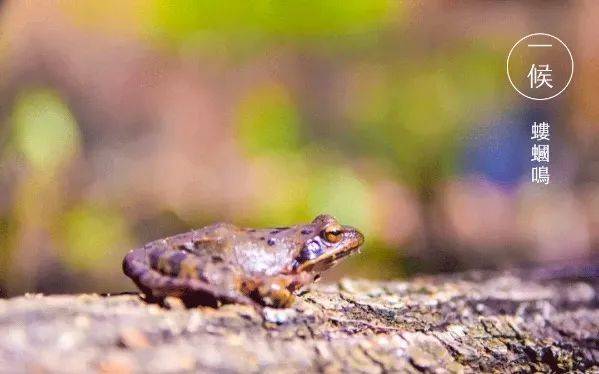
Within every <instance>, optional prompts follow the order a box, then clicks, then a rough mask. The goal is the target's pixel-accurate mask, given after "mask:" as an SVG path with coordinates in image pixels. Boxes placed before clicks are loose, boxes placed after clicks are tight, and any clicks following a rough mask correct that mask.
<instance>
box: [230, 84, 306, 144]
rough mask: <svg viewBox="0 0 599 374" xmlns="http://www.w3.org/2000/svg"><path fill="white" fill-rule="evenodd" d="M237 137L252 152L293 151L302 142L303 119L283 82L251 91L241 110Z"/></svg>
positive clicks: (238, 113) (238, 112) (242, 103)
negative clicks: (301, 124) (301, 119)
mask: <svg viewBox="0 0 599 374" xmlns="http://www.w3.org/2000/svg"><path fill="white" fill-rule="evenodd" d="M237 117H238V120H237V122H238V123H237V128H238V133H237V139H239V140H240V141H241V142H242V145H243V147H244V149H245V150H246V151H247V152H248V153H249V154H250V155H260V154H273V153H274V154H276V153H281V152H283V153H293V152H296V151H297V149H298V146H299V143H300V118H299V113H298V109H297V107H296V106H295V103H294V102H293V101H292V100H291V98H290V97H289V93H288V92H286V91H285V89H284V88H283V87H281V86H279V85H269V86H266V87H261V88H259V89H256V90H252V91H251V92H250V95H249V97H247V98H245V100H243V101H242V102H241V105H240V107H239V109H238V110H237Z"/></svg>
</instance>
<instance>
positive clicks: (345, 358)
mask: <svg viewBox="0 0 599 374" xmlns="http://www.w3.org/2000/svg"><path fill="white" fill-rule="evenodd" d="M598 290H599V288H598V282H597V279H594V278H590V279H587V280H576V281H565V280H563V281H558V280H554V281H543V282H535V281H532V280H526V279H523V278H522V277H521V276H516V275H514V274H509V273H481V272H470V273H464V274H454V275H442V276H435V277H419V278H415V279H411V280H408V281H394V282H373V281H363V280H351V279H345V280H342V281H341V282H339V283H338V284H334V285H316V286H313V287H312V289H311V290H310V291H309V292H306V293H304V294H303V295H301V296H300V297H298V300H297V302H296V304H295V305H294V307H293V308H292V309H285V310H276V309H268V308H267V309H264V310H259V309H255V308H252V307H249V306H242V305H226V306H223V307H221V308H219V309H211V308H193V309H186V308H184V307H182V306H181V305H180V304H179V303H177V302H176V300H167V304H168V306H167V307H164V306H162V307H161V306H158V305H150V304H146V303H145V302H144V301H143V300H141V299H140V298H139V297H138V296H137V295H119V296H99V295H72V296H41V295H28V296H23V297H18V298H13V299H9V300H4V301H2V302H0V369H1V370H0V371H6V370H10V371H13V372H14V371H25V370H27V371H36V370H37V371H40V372H45V371H51V372H55V371H56V372H65V371H68V372H89V371H101V372H125V373H126V372H139V371H151V372H190V371H191V372H193V371H202V372H206V371H213V372H283V371H284V372H313V371H325V372H337V371H357V372H374V373H376V372H386V371H391V372H481V371H482V372H535V371H541V372H549V371H552V372H567V371H581V372H585V371H588V372H597V371H599V366H598V362H599V311H598V309H597V305H598V298H597V292H598Z"/></svg>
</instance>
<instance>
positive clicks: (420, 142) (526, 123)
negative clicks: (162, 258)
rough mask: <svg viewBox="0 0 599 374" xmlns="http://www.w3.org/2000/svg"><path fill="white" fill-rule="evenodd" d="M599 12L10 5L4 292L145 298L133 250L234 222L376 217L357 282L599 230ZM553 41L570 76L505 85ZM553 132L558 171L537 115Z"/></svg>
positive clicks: (535, 256) (528, 253) (486, 263)
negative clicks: (545, 152) (564, 49)
mask: <svg viewBox="0 0 599 374" xmlns="http://www.w3.org/2000/svg"><path fill="white" fill-rule="evenodd" d="M598 16H599V3H597V2H594V1H590V0H589V1H578V2H573V3H563V2H559V1H555V2H553V1H545V2H526V3H519V2H453V1H430V2H429V1H427V2H399V1H381V0H364V1H361V0H349V1H295V2H290V1H266V0H258V1H252V2H248V1H173V2H167V1H125V2H121V1H103V2H100V1H79V2H72V1H53V2H36V3H32V2H25V1H17V0H15V1H5V2H3V3H0V270H1V274H0V292H1V294H2V295H3V296H10V295H15V294H19V293H23V292H36V291H41V292H76V291H95V292H118V291H124V290H133V289H134V287H133V285H132V283H131V282H130V281H129V280H128V279H126V278H125V277H124V276H123V275H122V274H121V265H120V264H121V259H122V257H123V255H124V254H125V253H126V252H127V250H129V249H131V248H134V247H135V246H138V245H141V244H143V243H144V242H147V241H150V240H153V239H156V238H159V237H163V236H166V235H171V234H174V233H177V232H182V231H187V230H189V229H191V228H194V227H199V226H202V225H204V224H207V223H211V222H214V221H218V220H225V221H231V222H235V223H237V224H240V225H248V226H284V225H289V224H294V223H298V222H304V221H309V220H311V219H312V218H313V217H314V216H315V215H317V214H319V213H321V212H327V213H331V214H333V215H335V216H337V217H338V218H339V219H340V220H341V221H343V222H344V223H348V224H352V225H355V226H357V227H359V228H360V229H361V230H362V231H363V232H364V233H365V234H366V237H367V243H366V245H365V251H363V253H362V254H361V255H360V256H355V257H353V258H351V259H350V260H348V261H347V263H345V264H343V265H342V266H340V267H339V268H338V269H335V270H333V271H332V272H331V274H329V275H328V279H329V280H330V279H335V278H338V277H340V276H342V275H351V276H363V277H374V278H391V277H402V276H406V275H410V274H413V273H416V272H440V271H456V270H463V269H468V268H473V267H476V268H505V267H509V266H514V265H522V264H526V263H547V262H553V261H560V260H582V261H585V260H586V259H589V258H592V257H594V255H596V253H597V248H598V244H599V230H597V229H598V227H599V183H598V182H599V178H598V175H599V152H598V151H597V149H598V148H597V146H598V139H599V128H598V120H599V104H597V101H596V99H595V98H596V97H597V93H598V92H597V90H598V88H599V87H598V85H597V82H598V81H599V62H598V61H599V43H597V40H599V31H598V29H597V28H596V21H597V19H598ZM532 32H547V33H552V34H554V35H557V36H559V37H560V38H562V40H564V41H565V42H566V44H568V45H569V46H570V49H571V50H572V52H573V54H574V59H575V61H576V69H575V71H576V72H575V76H574V80H573V83H572V84H571V85H570V87H569V88H568V89H567V90H566V92H565V93H564V94H562V95H561V96H559V97H558V98H556V99H554V100H551V101H549V102H543V103H535V102H532V101H529V100H526V99H524V98H522V97H520V96H519V95H518V94H517V93H516V92H515V91H514V90H513V89H512V88H511V86H510V85H509V83H508V80H507V77H506V74H505V61H506V57H507V53H508V51H509V49H510V48H511V46H512V45H513V44H514V43H515V42H516V41H517V40H518V39H520V38H521V37H522V36H524V35H526V34H529V33H532ZM533 121H549V122H550V123H551V126H552V127H551V131H552V132H551V136H552V140H551V147H552V148H551V175H552V182H551V184H550V185H549V186H540V185H533V184H531V183H530V176H529V174H530V166H531V165H530V140H529V136H530V124H531V123H532V122H533Z"/></svg>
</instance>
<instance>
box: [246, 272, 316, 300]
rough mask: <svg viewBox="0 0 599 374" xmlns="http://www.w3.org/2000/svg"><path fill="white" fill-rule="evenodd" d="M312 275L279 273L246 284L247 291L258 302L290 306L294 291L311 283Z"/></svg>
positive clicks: (293, 298)
mask: <svg viewBox="0 0 599 374" xmlns="http://www.w3.org/2000/svg"><path fill="white" fill-rule="evenodd" d="M311 279H312V277H311V275H309V274H308V273H300V274H294V275H279V276H276V277H267V278H263V279H260V280H258V281H256V280H251V281H247V282H245V284H244V288H245V291H246V293H247V294H248V295H249V296H250V297H251V298H252V299H254V300H256V301H257V302H258V303H260V304H262V305H264V306H268V307H273V308H288V307H290V306H291V304H293V301H294V300H295V295H294V294H293V292H294V291H297V290H298V289H300V288H301V287H302V286H303V285H304V284H306V283H309V281H311Z"/></svg>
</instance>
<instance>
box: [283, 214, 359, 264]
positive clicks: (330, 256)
mask: <svg viewBox="0 0 599 374" xmlns="http://www.w3.org/2000/svg"><path fill="white" fill-rule="evenodd" d="M344 229H345V230H344V231H345V232H344V233H343V238H342V240H341V241H340V242H339V243H327V242H326V241H324V240H318V242H319V245H321V246H322V247H323V249H324V253H323V254H322V255H320V256H318V257H316V258H314V259H310V260H307V261H304V262H302V263H299V264H297V266H294V270H295V271H297V272H301V271H308V272H315V273H319V272H322V271H324V270H327V269H329V268H331V267H333V266H335V265H336V264H337V263H338V262H339V261H341V260H342V259H344V258H346V257H349V256H351V255H353V254H355V253H359V252H360V250H361V246H362V244H363V243H364V236H363V235H362V234H361V233H360V232H359V231H357V230H356V229H354V228H353V227H350V226H344Z"/></svg>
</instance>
